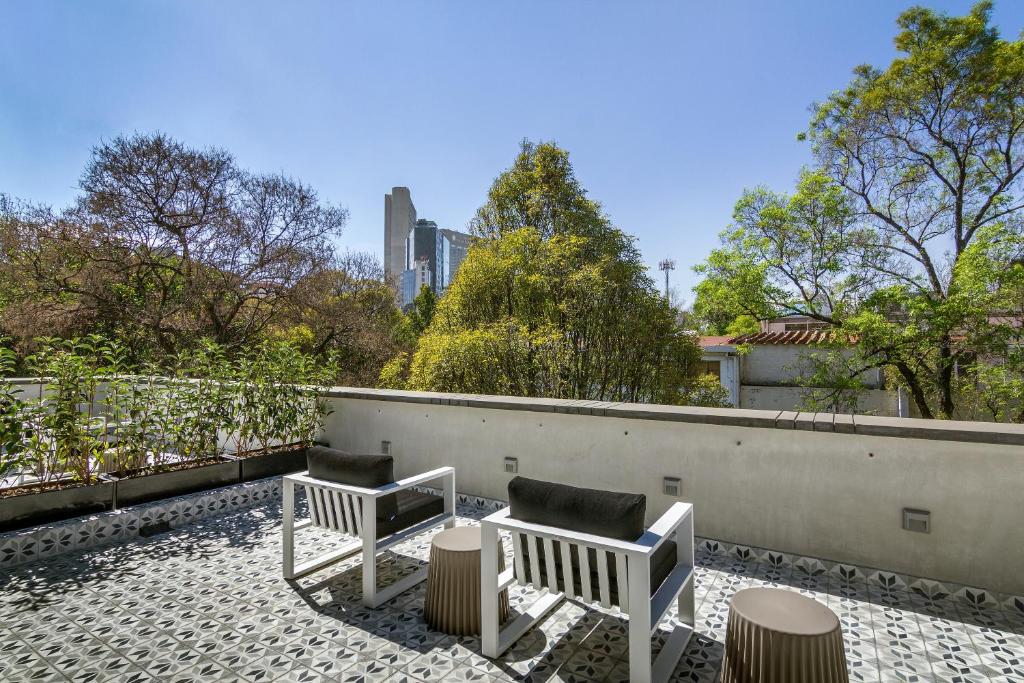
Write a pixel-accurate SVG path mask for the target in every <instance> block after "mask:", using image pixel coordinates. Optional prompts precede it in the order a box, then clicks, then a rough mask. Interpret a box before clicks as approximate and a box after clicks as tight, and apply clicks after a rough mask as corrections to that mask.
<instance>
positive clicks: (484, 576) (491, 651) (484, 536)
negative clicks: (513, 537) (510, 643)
mask: <svg viewBox="0 0 1024 683" xmlns="http://www.w3.org/2000/svg"><path fill="white" fill-rule="evenodd" d="M499 599H500V596H499V595H498V530H497V529H495V528H494V527H492V526H491V525H489V524H481V525H480V646H481V647H480V649H481V651H482V652H483V655H484V657H492V658H493V657H497V656H498V630H499V629H500V628H501V624H500V623H499V622H498V619H499V614H500V611H499V607H498V603H499Z"/></svg>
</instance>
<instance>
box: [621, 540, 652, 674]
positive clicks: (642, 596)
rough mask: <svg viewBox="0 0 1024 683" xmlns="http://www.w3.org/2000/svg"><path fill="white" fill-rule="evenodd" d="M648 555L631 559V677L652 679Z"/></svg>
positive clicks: (629, 574) (629, 608)
mask: <svg viewBox="0 0 1024 683" xmlns="http://www.w3.org/2000/svg"><path fill="white" fill-rule="evenodd" d="M649 561H650V559H649V558H641V557H630V558H629V559H628V562H629V572H628V576H629V607H628V610H627V611H628V613H629V680H630V681H633V682H634V683H650V680H651V593H650V579H648V578H647V577H649V576H650V567H649V565H648V562H649Z"/></svg>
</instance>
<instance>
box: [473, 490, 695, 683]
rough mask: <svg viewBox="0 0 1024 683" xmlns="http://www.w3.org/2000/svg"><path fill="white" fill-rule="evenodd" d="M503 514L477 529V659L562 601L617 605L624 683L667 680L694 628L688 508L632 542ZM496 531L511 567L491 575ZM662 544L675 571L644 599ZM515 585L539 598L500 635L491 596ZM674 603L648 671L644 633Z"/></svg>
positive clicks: (679, 506)
mask: <svg viewBox="0 0 1024 683" xmlns="http://www.w3.org/2000/svg"><path fill="white" fill-rule="evenodd" d="M510 513H511V509H510V508H504V509H502V510H499V511H498V512H495V513H494V514H492V515H490V516H488V517H486V518H484V520H483V521H482V522H481V524H480V526H481V533H482V537H481V553H480V557H481V568H480V574H481V582H480V591H481V596H480V600H481V602H480V604H481V610H482V614H481V627H482V631H483V632H482V634H481V635H482V638H481V640H482V649H483V654H484V656H486V657H490V658H496V657H499V656H501V654H502V653H503V652H505V650H507V649H508V648H509V647H511V646H512V644H513V643H515V641H516V640H518V639H519V638H520V637H521V636H522V635H523V634H524V633H526V631H527V630H529V629H530V628H532V627H533V625H534V624H536V623H537V622H538V621H540V620H541V619H542V618H543V617H544V615H545V614H546V613H547V612H548V611H550V610H551V609H553V608H554V607H556V606H557V605H558V603H559V602H561V601H562V600H563V599H564V598H566V597H569V598H575V599H578V600H581V601H584V602H590V603H600V604H601V605H603V606H604V607H612V606H613V603H617V607H618V609H619V611H620V612H622V613H623V614H625V615H626V616H627V617H628V618H629V678H630V680H631V681H642V682H646V681H651V680H655V681H663V680H667V679H668V678H669V677H670V676H671V674H672V671H673V670H674V669H675V665H676V663H677V662H678V661H679V657H680V656H681V655H682V653H683V650H684V649H685V647H686V643H687V642H688V641H689V639H690V636H691V634H692V633H693V629H694V598H693V577H694V574H693V567H694V563H693V548H694V546H693V506H692V505H690V504H688V503H675V504H674V505H673V506H672V507H671V508H669V510H668V511H667V512H666V513H665V514H664V515H663V516H662V517H661V519H659V520H658V521H657V522H656V523H655V524H654V525H653V526H651V527H650V528H649V529H648V530H647V531H645V532H644V534H643V536H641V537H640V538H639V539H637V540H636V541H632V542H630V541H621V540H618V539H612V538H605V537H601V536H594V535H591V534H586V533H580V532H577V531H567V530H565V529H559V528H556V527H551V526H544V525H540V524H533V523H530V522H523V521H520V520H517V519H513V518H512V517H510ZM501 530H506V531H510V532H512V546H513V552H514V555H515V562H514V565H513V566H512V567H510V568H509V569H507V570H505V571H503V572H501V573H500V574H499V572H498V541H499V532H500V531H501ZM670 540H671V541H675V544H676V558H675V565H674V566H673V567H672V569H671V571H670V572H669V573H668V576H667V578H665V579H664V581H663V582H662V583H661V585H660V586H654V587H653V588H655V589H656V590H654V592H653V593H652V590H651V589H652V586H651V569H652V559H653V557H654V555H655V553H656V552H657V550H658V548H659V547H661V546H662V544H664V543H665V542H667V541H670ZM573 557H575V558H576V563H575V564H574V563H573ZM592 558H596V562H594V561H593V560H592ZM542 563H543V565H544V566H543V568H542V567H541V564H542ZM591 564H595V565H596V571H597V585H593V583H594V581H593V571H594V570H593V569H592V568H591ZM517 581H518V583H519V584H520V585H530V586H532V587H534V588H536V589H538V590H540V591H544V592H545V594H544V595H542V596H541V597H540V598H538V599H537V600H536V601H535V602H534V603H533V604H532V605H531V606H530V607H529V608H528V609H527V610H526V612H525V613H523V614H521V615H520V616H519V617H517V618H515V619H513V620H512V621H511V622H510V623H509V624H508V625H507V626H505V627H504V628H502V627H501V624H499V623H498V596H499V594H500V592H501V591H502V590H504V589H505V588H507V587H508V586H510V585H512V583H514V582H517ZM558 589H563V590H564V592H558ZM577 589H579V590H577ZM613 594H614V598H615V599H613ZM674 600H677V601H678V605H679V621H680V623H679V624H678V625H677V626H676V627H675V628H674V629H673V631H672V634H671V635H670V636H669V639H668V641H667V642H666V643H665V647H664V649H662V651H661V652H660V653H659V655H658V658H657V660H655V661H654V662H653V664H652V662H651V634H652V632H653V631H654V630H655V629H656V628H657V626H658V623H659V622H660V621H661V620H662V618H663V617H664V616H665V613H666V612H667V611H668V609H669V607H670V606H671V605H672V602H673V601H674Z"/></svg>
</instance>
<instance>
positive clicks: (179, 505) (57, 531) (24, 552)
mask: <svg viewBox="0 0 1024 683" xmlns="http://www.w3.org/2000/svg"><path fill="white" fill-rule="evenodd" d="M280 496H281V483H280V479H279V478H271V479H263V480H260V481H254V482H247V483H244V484H236V485H233V486H226V487H224V488H219V489H213V490H211V491H203V492H200V493H192V494H188V495H184V496H178V497H175V498H168V499H165V500H159V501H155V502H152V503H146V504H143V505H136V506H133V507H128V508H123V509H121V510H114V511H111V512H102V513H99V514H95V515H89V516H86V517H76V518H74V519H69V520H65V521H61V522H54V523H52V524H44V525H41V526H36V527H31V528H28V529H23V530H20V531H11V532H7V533H2V534H0V567H13V566H16V565H19V564H23V563H25V562H32V561H33V560H38V559H45V558H48V557H54V556H56V555H60V554H62V553H67V552H71V551H74V550H86V549H90V548H96V547H100V546H104V545H107V544H110V543H120V542H123V541H128V540H131V539H133V538H138V537H139V535H140V532H141V533H145V532H146V529H147V527H154V526H156V525H162V524H163V523H166V525H167V526H169V527H170V528H171V529H177V528H180V527H182V526H185V525H188V524H192V523H194V522H197V521H199V520H203V519H207V518H209V517H215V516H217V515H221V514H224V513H226V512H232V511H235V510H242V509H245V508H249V507H252V506H253V505H258V504H260V503H263V502H265V501H267V500H269V499H272V498H275V497H277V498H280Z"/></svg>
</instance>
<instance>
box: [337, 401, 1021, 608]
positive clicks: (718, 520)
mask: <svg viewBox="0 0 1024 683" xmlns="http://www.w3.org/2000/svg"><path fill="white" fill-rule="evenodd" d="M331 396H332V398H331V399H330V402H331V406H332V408H333V410H334V412H333V413H332V414H331V415H330V416H329V417H328V419H327V426H326V430H325V437H326V438H327V439H328V440H329V441H330V443H331V445H332V446H334V447H336V448H341V449H344V450H348V451H352V452H366V453H380V452H381V442H382V441H389V442H390V443H391V452H392V454H393V455H394V457H395V465H396V474H397V475H399V476H402V475H409V474H413V473H415V472H420V471H423V470H425V469H429V468H432V467H437V466H441V465H452V466H454V467H455V468H456V471H457V474H456V478H457V482H456V483H457V488H458V490H459V491H461V492H464V493H468V494H473V495H480V496H487V497H490V498H499V499H505V498H506V485H507V483H508V481H509V479H510V478H511V476H512V475H509V474H506V473H505V472H504V471H503V462H504V458H505V457H513V458H517V460H518V467H519V473H520V474H522V475H523V476H527V477H535V478H538V479H545V480H549V481H559V482H564V483H567V484H573V485H578V486H588V487H595V488H604V489H612V490H618V491H631V492H636V493H644V494H646V495H647V499H648V519H649V520H651V519H654V518H655V517H657V516H658V515H660V514H661V513H662V512H664V511H665V510H666V509H667V508H668V506H669V505H671V504H672V503H673V502H675V501H677V500H680V498H674V497H669V496H666V495H665V494H664V493H663V492H662V478H663V477H666V476H672V477H681V478H682V496H681V499H682V500H684V501H687V502H691V503H693V504H694V506H695V520H696V529H697V533H698V534H699V535H701V536H705V537H710V538H715V539H719V540H724V541H729V542H734V543H741V544H748V545H754V546H759V547H764V548H771V549H775V550H782V551H786V552H792V553H798V554H802V555H809V556H814V557H820V558H825V559H829V560H835V561H841V562H847V563H853V564H857V565H862V566H865V567H874V568H880V569H886V570H890V571H896V572H902V573H908V574H912V575H915V576H925V577H929V578H934V579H939V580H945V581H953V582H956V583H961V584H966V585H973V586H981V587H985V588H989V589H991V590H996V591H1003V592H1008V593H1012V594H1016V595H1024V572H1022V571H1021V568H1022V567H1024V525H1021V523H1020V519H1021V503H1020V501H1021V493H1020V492H1021V473H1022V471H1024V447H1022V445H1024V426H1020V425H994V424H983V423H953V422H942V423H936V422H932V421H923V420H909V419H896V418H878V417H861V416H843V415H840V416H833V415H826V414H818V415H814V414H807V413H802V414H795V413H782V414H780V413H779V412H778V411H754V410H736V409H724V410H719V409H701V408H682V407H671V406H638V405H632V404H604V403H598V402H586V401H575V402H574V401H554V400H545V399H515V398H511V399H509V398H501V397H472V396H459V395H449V394H421V393H413V392H408V393H406V392H384V391H373V390H358V389H357V390H347V389H337V390H335V391H333V392H332V393H331ZM382 399H383V400H382ZM446 403H455V404H456V405H445V404H446ZM556 411H558V412H556ZM574 412H583V413H596V414H572V413H574ZM815 430H819V431H815ZM820 430H827V431H820ZM964 439H967V440H964ZM905 507H909V508H919V509H925V510H929V511H931V522H932V532H931V533H929V534H924V533H915V532H911V531H905V530H903V529H902V528H901V512H902V509H903V508H905Z"/></svg>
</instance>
